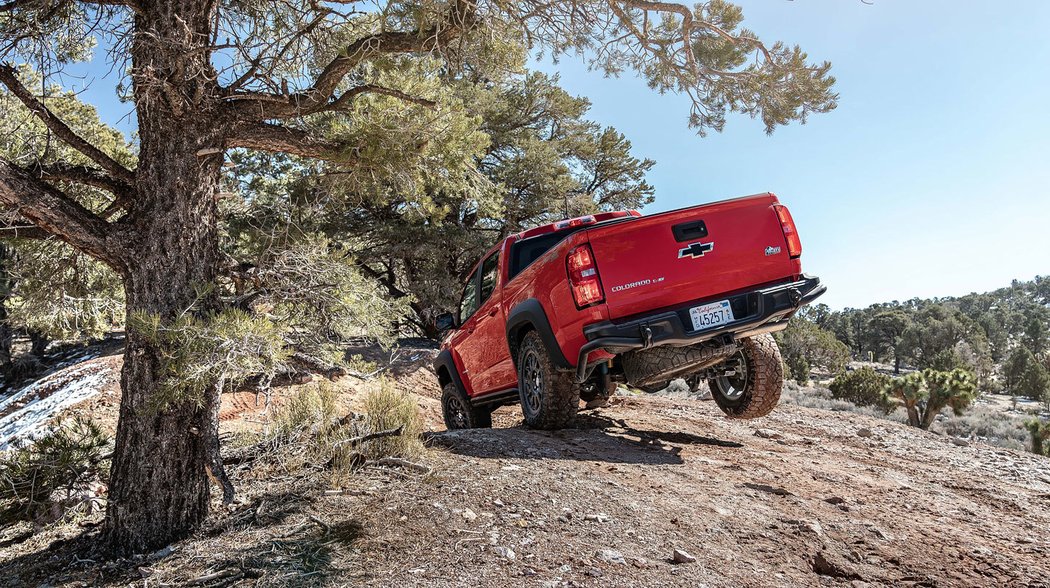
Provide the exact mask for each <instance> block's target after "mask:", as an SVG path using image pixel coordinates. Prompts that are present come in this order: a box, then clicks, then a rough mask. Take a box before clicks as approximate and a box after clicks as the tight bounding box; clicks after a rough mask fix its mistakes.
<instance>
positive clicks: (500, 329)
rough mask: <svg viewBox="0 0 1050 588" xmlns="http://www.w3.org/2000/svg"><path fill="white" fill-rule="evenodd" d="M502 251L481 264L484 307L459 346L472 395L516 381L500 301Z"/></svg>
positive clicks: (480, 295) (479, 278)
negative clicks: (500, 254)
mask: <svg viewBox="0 0 1050 588" xmlns="http://www.w3.org/2000/svg"><path fill="white" fill-rule="evenodd" d="M499 253H500V252H499V251H496V252H494V253H493V254H492V255H490V256H489V257H487V258H485V261H483V262H482V263H481V267H480V268H479V269H480V275H478V276H477V282H476V283H477V284H478V300H479V301H480V303H481V306H480V307H479V308H478V309H477V312H475V313H474V314H473V315H472V316H471V317H470V319H469V320H468V321H467V323H466V324H465V325H464V327H465V328H464V329H463V330H464V331H466V333H465V335H464V337H463V339H462V340H461V341H460V342H459V347H458V349H459V355H460V358H461V360H462V362H463V368H464V369H465V370H466V371H467V372H469V377H470V381H471V388H472V390H471V395H472V396H476V395H478V394H485V393H487V392H495V391H498V390H503V389H506V388H511V387H513V386H514V381H515V377H514V369H513V365H512V364H511V361H510V348H509V347H508V345H507V334H506V331H505V327H504V324H505V323H504V317H503V309H502V305H501V304H500V302H501V296H502V291H501V290H500V288H499ZM508 366H509V367H508Z"/></svg>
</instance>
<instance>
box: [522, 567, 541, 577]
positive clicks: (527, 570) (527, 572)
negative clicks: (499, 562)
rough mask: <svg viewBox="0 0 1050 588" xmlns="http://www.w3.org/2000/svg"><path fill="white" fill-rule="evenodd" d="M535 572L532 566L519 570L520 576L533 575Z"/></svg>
mask: <svg viewBox="0 0 1050 588" xmlns="http://www.w3.org/2000/svg"><path fill="white" fill-rule="evenodd" d="M537 573H538V572H537V571H536V570H534V569H532V568H525V569H524V570H521V575H522V576H535V575H536V574H537Z"/></svg>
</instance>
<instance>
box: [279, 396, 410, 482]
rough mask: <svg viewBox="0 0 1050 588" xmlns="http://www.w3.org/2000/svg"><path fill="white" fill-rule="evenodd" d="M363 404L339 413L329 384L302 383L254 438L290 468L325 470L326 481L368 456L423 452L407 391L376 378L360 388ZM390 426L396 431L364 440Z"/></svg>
mask: <svg viewBox="0 0 1050 588" xmlns="http://www.w3.org/2000/svg"><path fill="white" fill-rule="evenodd" d="M363 408H364V410H365V414H363V415H358V414H354V413H349V414H340V405H339V401H338V393H337V392H336V390H335V388H334V387H333V386H332V385H331V384H329V383H328V382H324V381H322V382H320V383H317V384H312V385H308V386H304V387H303V388H302V389H300V390H299V391H298V392H296V394H295V395H294V396H292V397H291V398H290V399H289V400H288V401H287V402H286V403H284V404H283V405H282V406H280V407H279V408H278V409H277V410H276V411H275V413H274V415H273V418H272V422H271V425H270V427H269V430H268V431H266V432H264V433H263V435H262V439H261V441H260V443H261V444H262V445H263V446H265V447H269V448H272V449H273V450H276V451H278V452H279V453H280V454H282V455H283V456H284V459H285V463H287V464H289V465H291V466H293V467H307V468H309V467H314V468H320V469H326V470H329V471H330V472H331V474H332V482H341V481H345V479H346V477H347V475H348V474H349V473H350V472H351V471H352V470H354V469H356V468H357V467H359V466H361V465H363V464H365V463H368V462H371V461H376V460H379V459H382V458H385V457H397V458H404V459H416V458H418V457H420V456H421V455H422V454H423V449H424V448H423V442H422V440H421V434H422V431H423V418H422V415H421V414H420V412H419V407H418V406H417V404H416V401H415V400H414V399H413V398H412V397H411V396H410V395H409V394H407V393H405V392H402V391H399V390H397V388H396V387H395V386H394V384H393V383H392V382H389V381H387V380H381V381H380V382H379V383H378V385H377V386H376V387H374V388H372V389H371V390H369V391H368V392H366V393H365V398H364V402H363ZM395 430H400V434H396V435H389V436H383V437H377V438H369V439H364V438H365V437H367V436H369V435H374V434H377V433H382V432H389V431H395Z"/></svg>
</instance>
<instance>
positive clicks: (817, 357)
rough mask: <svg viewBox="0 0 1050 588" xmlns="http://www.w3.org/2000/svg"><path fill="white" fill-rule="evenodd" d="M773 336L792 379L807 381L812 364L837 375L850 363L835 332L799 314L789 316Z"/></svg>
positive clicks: (847, 354) (800, 381)
mask: <svg viewBox="0 0 1050 588" xmlns="http://www.w3.org/2000/svg"><path fill="white" fill-rule="evenodd" d="M776 339H777V343H778V345H779V346H780V353H781V354H782V355H783V357H784V363H785V365H786V366H787V368H788V371H789V372H790V374H791V378H792V379H794V380H795V381H796V382H799V383H800V384H804V383H806V382H808V381H809V373H810V369H811V368H813V367H819V368H821V369H824V370H826V371H828V372H830V373H832V374H839V373H842V372H843V371H844V370H845V369H846V364H847V362H849V348H848V347H846V345H845V344H844V343H842V342H841V341H839V340H838V339H836V338H835V335H834V333H832V332H830V331H828V330H826V329H822V328H820V327H819V326H817V325H816V323H813V322H811V321H809V320H806V319H804V318H801V317H792V319H791V320H790V321H788V327H787V328H786V329H784V330H783V331H781V332H779V333H777V334H776Z"/></svg>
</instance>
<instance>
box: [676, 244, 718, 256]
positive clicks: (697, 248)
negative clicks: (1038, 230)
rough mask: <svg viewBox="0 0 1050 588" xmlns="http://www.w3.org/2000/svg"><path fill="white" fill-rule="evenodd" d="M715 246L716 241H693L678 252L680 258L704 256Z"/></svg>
mask: <svg viewBox="0 0 1050 588" xmlns="http://www.w3.org/2000/svg"><path fill="white" fill-rule="evenodd" d="M714 248H715V242H714V241H712V242H710V243H692V244H691V245H689V246H688V247H685V248H684V249H682V250H680V251H679V252H678V259H682V258H683V257H703V256H704V254H705V253H707V252H708V251H711V250H712V249H714Z"/></svg>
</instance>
